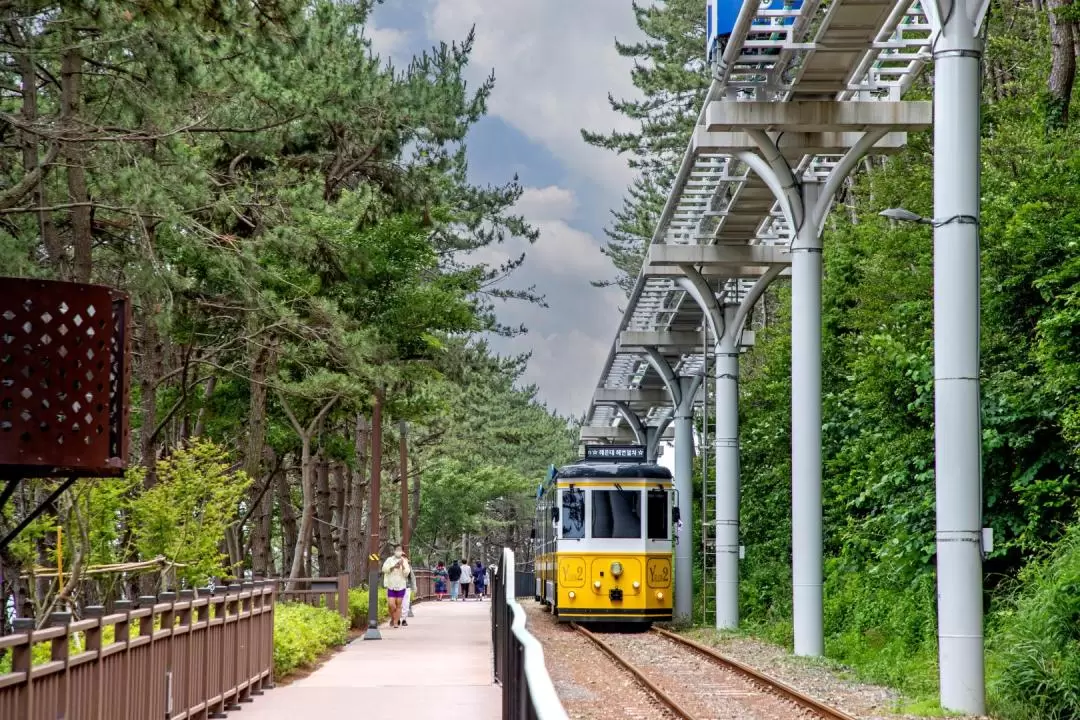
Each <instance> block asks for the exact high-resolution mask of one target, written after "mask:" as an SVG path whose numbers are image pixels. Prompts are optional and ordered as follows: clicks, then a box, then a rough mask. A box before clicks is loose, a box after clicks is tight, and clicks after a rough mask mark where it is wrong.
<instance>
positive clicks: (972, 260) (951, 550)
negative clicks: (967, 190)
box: [880, 195, 986, 715]
mask: <svg viewBox="0 0 1080 720" xmlns="http://www.w3.org/2000/svg"><path fill="white" fill-rule="evenodd" d="M935 204H941V203H935ZM965 209H966V208H965ZM974 210H975V212H976V213H977V212H978V197H977V195H976V197H975V198H974ZM880 215H882V216H883V217H887V218H889V219H890V220H895V221H900V222H914V223H920V224H924V225H930V226H931V227H933V228H934V444H935V467H934V475H935V484H936V489H935V499H936V503H935V505H936V507H937V583H938V661H939V673H940V680H941V705H942V707H944V708H946V709H949V710H962V711H964V712H968V713H972V714H977V715H982V714H983V712H984V711H985V702H986V700H985V685H984V683H985V680H984V660H983V637H982V617H983V605H982V602H983V600H982V590H983V586H982V553H983V546H982V528H981V526H982V428H981V422H980V407H979V238H978V224H979V219H978V216H977V215H972V214H968V213H964V212H960V213H956V214H953V215H950V216H949V217H946V218H942V219H934V218H925V217H922V216H920V215H917V214H916V213H913V212H911V211H909V210H905V209H904V208H890V209H888V210H884V211H882V212H881V213H880Z"/></svg>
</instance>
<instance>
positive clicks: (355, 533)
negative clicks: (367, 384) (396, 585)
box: [345, 413, 369, 587]
mask: <svg viewBox="0 0 1080 720" xmlns="http://www.w3.org/2000/svg"><path fill="white" fill-rule="evenodd" d="M368 439H369V438H368V426H367V419H366V418H364V416H363V415H361V414H359V413H357V414H356V434H355V436H354V438H353V443H354V451H355V453H356V470H354V471H353V472H352V473H351V475H350V479H349V499H348V503H349V511H348V513H347V515H348V519H347V520H346V528H347V530H346V532H345V535H346V539H347V541H348V546H347V548H346V552H345V572H347V573H349V585H351V586H352V587H360V585H361V584H363V583H365V582H367V571H368V564H367V553H366V552H364V542H363V539H364V530H363V524H364V493H365V491H366V490H367V454H368Z"/></svg>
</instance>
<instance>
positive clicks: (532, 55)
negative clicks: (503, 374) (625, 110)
mask: <svg viewBox="0 0 1080 720" xmlns="http://www.w3.org/2000/svg"><path fill="white" fill-rule="evenodd" d="M474 25H475V26H476V44H475V48H474V52H473V55H472V65H471V74H470V79H471V80H472V81H474V82H480V81H482V80H483V78H484V77H485V76H486V75H487V74H488V73H490V72H491V71H492V70H494V71H495V77H496V87H495V92H494V95H493V97H492V100H491V103H490V107H489V110H490V112H489V116H488V117H487V118H485V119H484V120H483V121H482V122H481V123H480V124H479V125H478V126H477V127H476V128H475V130H474V131H473V133H472V135H471V137H470V138H469V141H468V146H469V158H470V172H471V174H472V179H473V181H474V182H478V183H503V182H506V181H507V180H509V179H510V178H511V177H512V176H513V175H514V174H515V173H517V174H518V176H519V178H520V181H521V183H522V185H524V186H525V187H526V188H527V189H526V191H525V194H524V196H523V197H522V199H521V201H520V203H519V207H518V210H519V211H520V212H521V213H522V214H524V215H525V217H526V218H528V219H529V220H530V221H531V222H533V223H534V224H535V225H537V226H538V227H539V228H540V230H541V233H542V234H541V238H540V240H539V241H538V242H537V243H536V245H534V246H532V247H530V248H528V249H527V250H526V252H527V257H526V261H525V266H524V267H523V268H522V269H521V270H519V271H518V273H517V274H516V275H515V276H514V277H513V279H512V284H514V285H517V286H528V285H535V286H536V288H537V290H538V291H539V292H540V293H542V294H544V295H546V296H547V300H548V304H549V306H550V307H549V308H547V309H543V308H537V307H529V306H524V305H522V304H507V305H503V306H502V307H501V308H500V317H501V319H502V320H503V322H505V323H507V324H510V325H517V324H519V323H524V324H525V325H526V326H527V327H528V328H529V332H528V334H526V335H524V336H521V337H519V338H515V339H513V340H496V341H495V342H494V343H493V344H494V345H495V346H496V349H497V350H498V351H500V352H502V353H519V352H524V351H531V352H532V353H533V357H532V360H531V362H530V365H529V371H528V375H527V377H526V380H527V381H528V382H533V383H536V384H537V385H539V387H540V391H541V395H542V398H543V400H544V401H545V402H547V404H548V405H549V407H553V408H555V409H557V410H559V411H560V412H562V413H564V414H574V415H577V414H580V413H582V412H584V411H585V409H586V406H587V405H588V401H589V398H590V396H591V395H592V389H593V387H595V385H596V382H597V379H598V377H599V373H600V370H601V367H602V365H603V362H604V360H605V358H606V357H607V351H608V348H609V346H610V343H611V341H612V339H613V336H614V333H615V329H616V327H617V323H618V320H619V309H620V307H621V302H622V299H623V298H622V294H621V292H620V291H619V290H617V289H605V290H601V289H597V288H594V287H592V286H591V285H590V284H589V281H590V280H598V279H607V278H611V277H613V275H614V272H613V268H612V266H611V264H610V262H609V261H608V259H607V258H606V257H604V256H603V255H602V254H601V253H600V247H601V245H602V240H601V239H602V238H603V237H604V235H603V228H604V226H605V225H606V224H607V223H608V219H609V218H610V210H611V208H613V207H618V206H619V205H620V204H621V199H622V196H623V193H624V190H625V189H626V186H627V184H628V183H629V182H630V180H631V179H632V174H631V172H630V170H629V169H628V168H627V167H626V163H625V159H624V158H619V157H617V156H615V155H614V154H613V153H610V152H606V151H602V150H599V149H596V148H592V147H590V146H588V145H586V144H585V143H584V142H583V141H582V140H581V134H580V129H581V128H582V127H584V128H588V129H591V130H605V131H606V130H610V129H612V128H617V129H628V128H627V125H626V121H625V120H623V119H622V118H621V117H620V116H618V115H616V114H615V113H613V112H612V111H611V109H610V108H609V106H608V103H607V94H608V92H609V91H610V92H612V93H614V94H615V96H616V97H632V96H634V94H635V91H634V88H633V85H632V84H631V82H630V68H631V62H630V61H628V60H624V59H623V58H620V57H619V56H618V55H617V54H616V52H615V44H614V41H615V38H618V39H619V40H621V41H628V40H633V39H636V38H637V37H638V35H637V29H636V27H635V25H634V17H633V12H632V10H631V4H630V2H629V0H384V3H383V4H382V5H381V6H379V7H378V8H377V9H376V11H375V16H374V23H373V25H372V26H370V27H369V28H368V34H369V37H370V38H371V40H372V45H373V47H374V49H375V50H376V52H378V53H379V54H380V55H382V56H384V57H388V58H391V59H395V60H396V61H397V62H398V63H399V64H400V63H401V61H403V60H407V58H409V57H411V56H412V54H413V53H414V52H417V51H420V50H422V49H425V48H427V47H430V46H431V45H432V44H434V43H438V42H440V41H447V42H449V41H452V40H459V39H461V38H463V37H465V35H466V34H467V33H468V31H469V28H470V27H472V26H474ZM521 250H522V248H520V247H516V246H507V247H501V248H496V249H494V250H493V251H491V252H489V253H488V254H487V255H486V256H485V259H494V260H497V259H498V258H499V257H500V256H505V257H510V256H515V257H516V256H517V254H518V253H519V252H521Z"/></svg>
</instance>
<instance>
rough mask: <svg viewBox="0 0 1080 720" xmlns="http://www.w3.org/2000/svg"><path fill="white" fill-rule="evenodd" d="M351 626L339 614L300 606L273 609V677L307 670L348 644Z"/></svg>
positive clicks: (299, 604) (282, 606)
mask: <svg viewBox="0 0 1080 720" xmlns="http://www.w3.org/2000/svg"><path fill="white" fill-rule="evenodd" d="M348 631H349V623H348V621H347V620H345V618H343V617H341V615H339V614H338V613H337V612H336V611H334V610H329V609H327V608H322V607H312V606H310V605H304V604H301V603H281V604H279V605H278V606H277V607H275V608H274V677H276V678H278V679H280V678H283V677H285V676H286V675H288V674H289V673H290V672H291V671H293V670H296V669H297V668H303V667H308V666H310V665H311V664H312V663H314V662H315V661H316V660H318V659H319V657H320V656H321V655H322V654H323V653H325V652H326V651H328V650H330V649H332V648H335V647H341V646H342V645H344V644H345V642H346V641H347V640H348Z"/></svg>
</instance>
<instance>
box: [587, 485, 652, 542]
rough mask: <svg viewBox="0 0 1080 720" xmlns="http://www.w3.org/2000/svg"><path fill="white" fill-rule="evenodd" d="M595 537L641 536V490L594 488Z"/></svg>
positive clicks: (593, 516)
mask: <svg viewBox="0 0 1080 720" xmlns="http://www.w3.org/2000/svg"><path fill="white" fill-rule="evenodd" d="M592 536H593V537H594V538H640V537H641V491H640V490H593V491H592Z"/></svg>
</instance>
